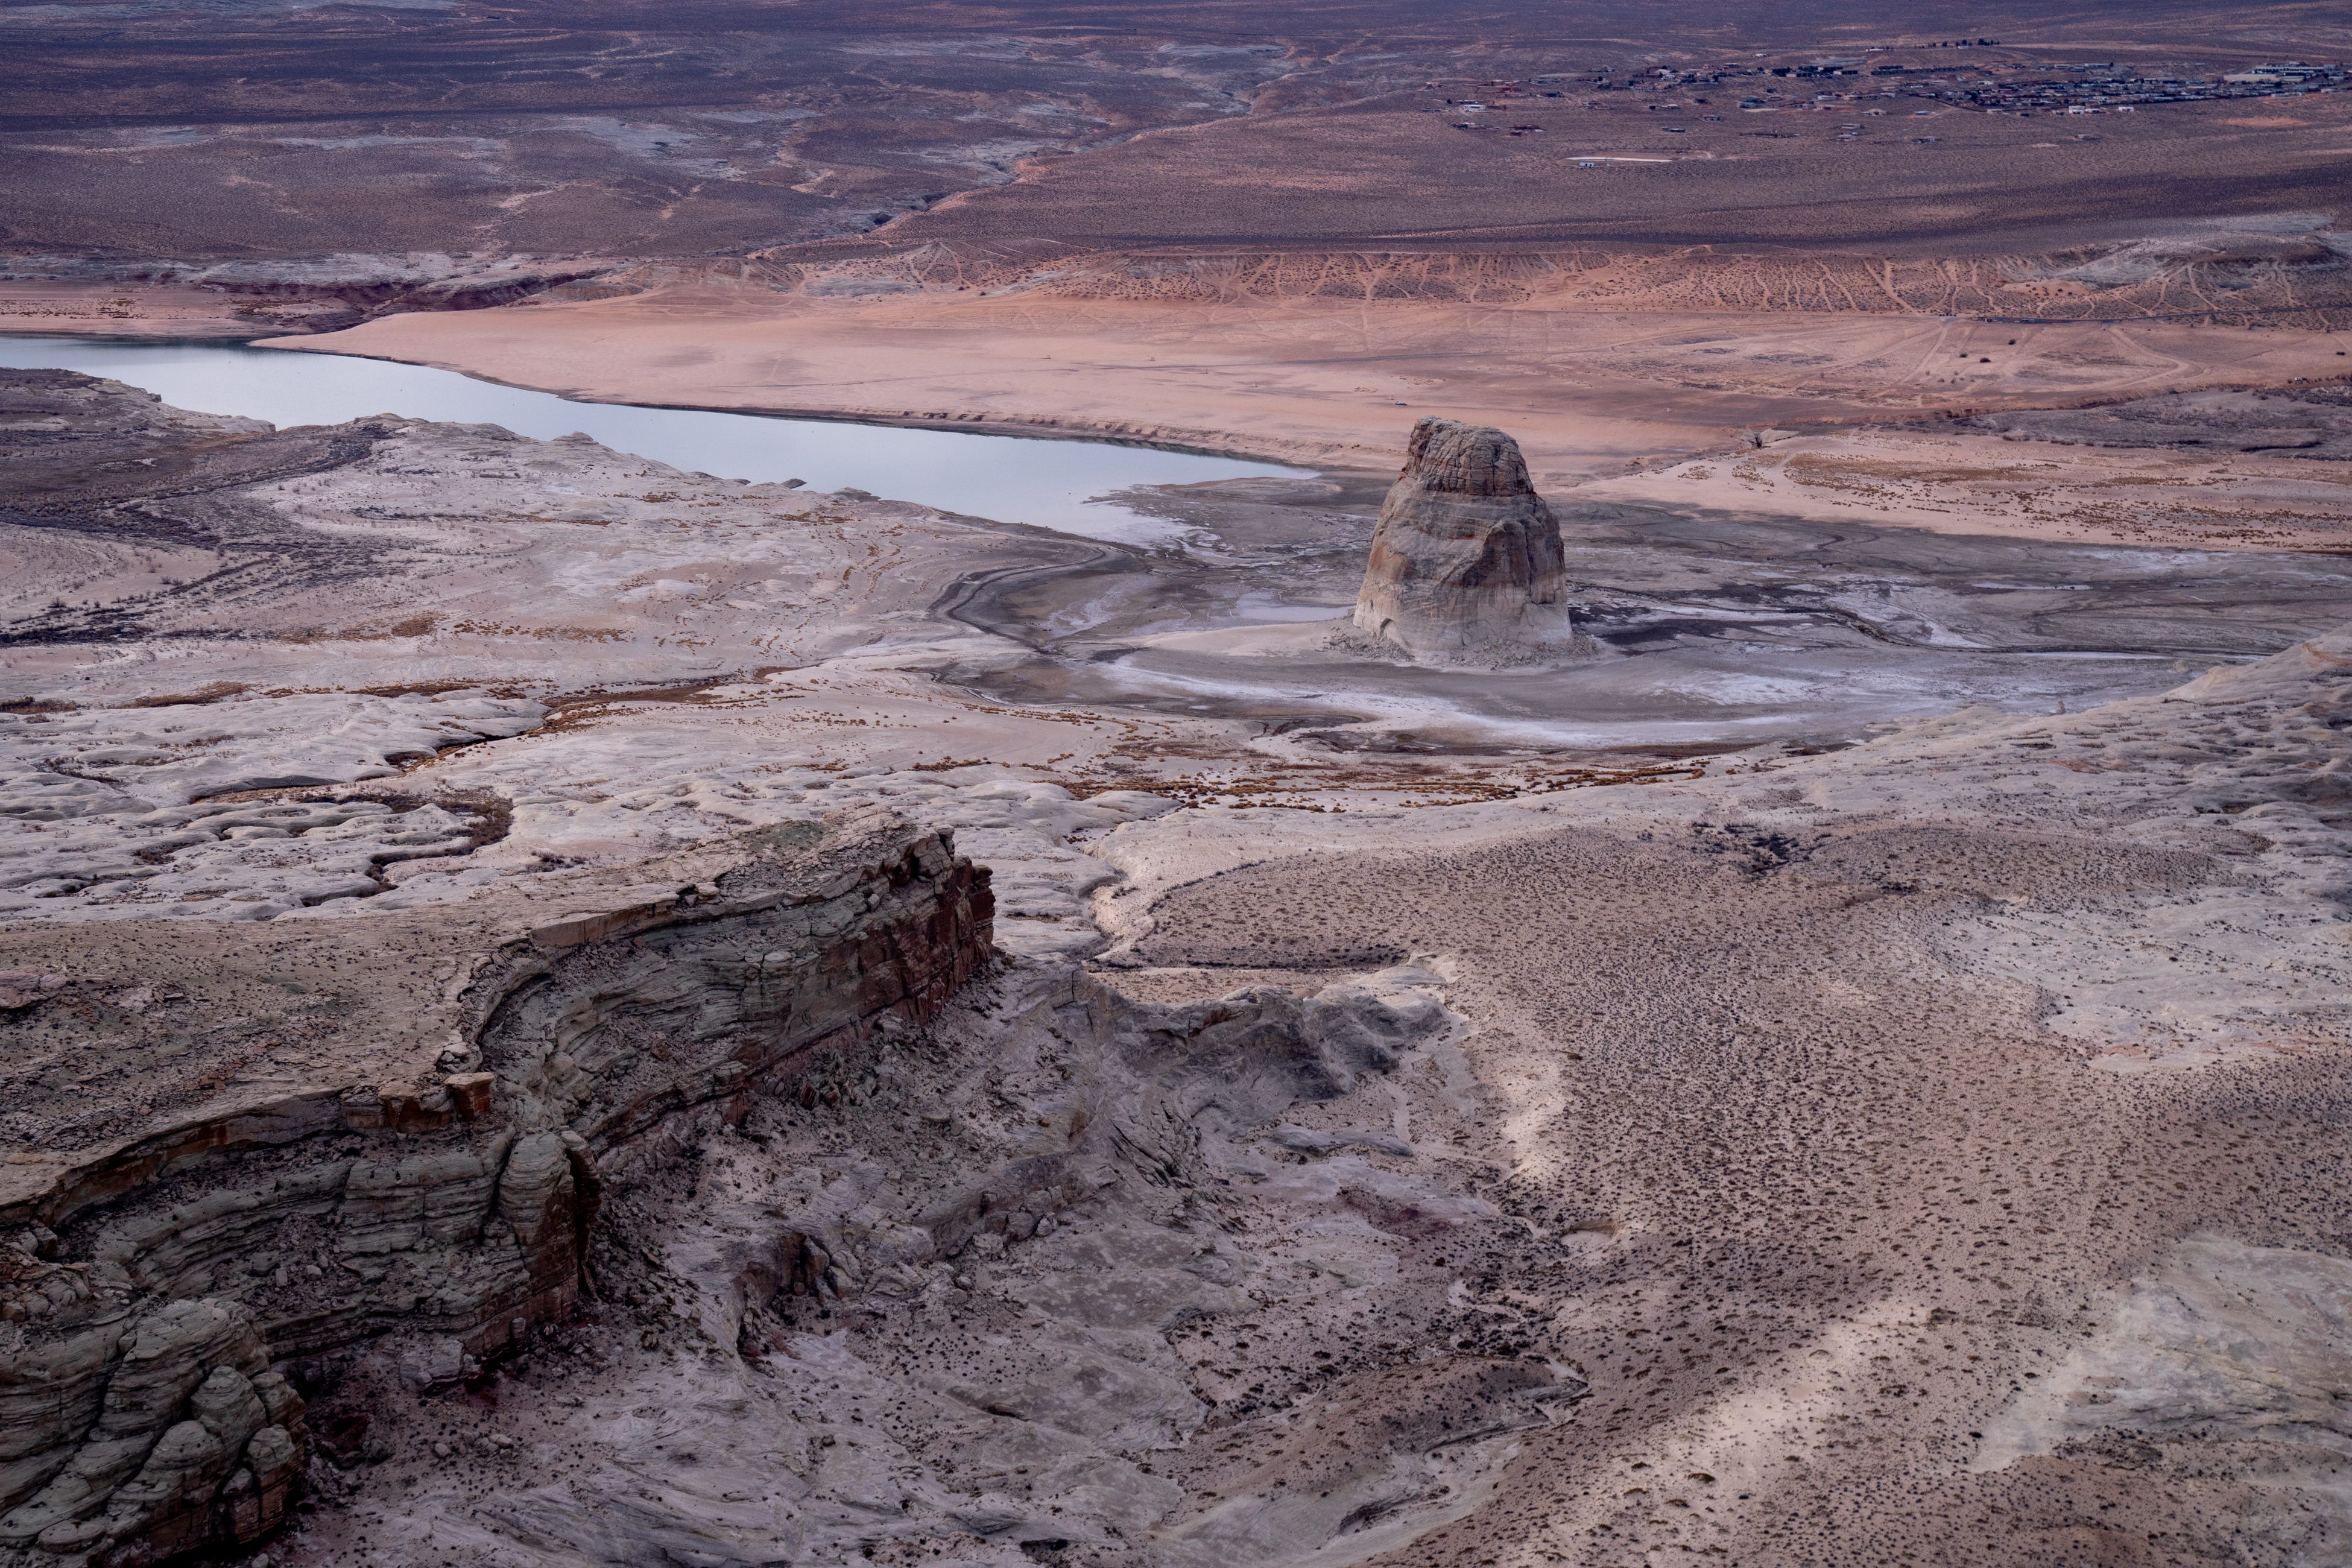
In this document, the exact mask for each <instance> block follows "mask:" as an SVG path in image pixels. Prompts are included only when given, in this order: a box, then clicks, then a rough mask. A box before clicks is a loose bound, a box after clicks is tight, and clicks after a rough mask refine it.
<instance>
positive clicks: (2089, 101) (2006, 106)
mask: <svg viewBox="0 0 2352 1568" xmlns="http://www.w3.org/2000/svg"><path fill="white" fill-rule="evenodd" d="M1995 41H1996V40H1993V39H1990V38H1978V39H1975V40H1973V41H1971V40H1969V39H1958V40H1955V41H1953V42H1952V43H1950V44H1944V45H1936V46H1926V45H1920V46H1912V47H1948V48H1969V47H1976V46H1979V45H1989V44H1991V43H1994V42H1995ZM1735 81H1737V82H1741V83H1742V85H1740V86H1738V87H1737V88H1734V89H1731V90H1732V91H1734V92H1738V93H1743V94H1748V96H1743V97H1740V98H1738V100H1737V102H1738V107H1739V108H1741V109H1745V110H1760V109H1777V108H1782V107H1788V106H1792V105H1794V104H1796V103H1798V102H1801V101H1807V102H1812V103H1814V104H1815V105H1816V106H1820V105H1821V104H1822V103H1823V102H1825V101H1826V100H1831V99H1839V100H1858V99H1879V100H1892V99H1897V98H1920V99H1927V100H1934V101H1937V102H1943V103H1951V104H1955V105H1961V104H1965V105H1969V106H1971V107H1974V108H1979V109H1984V110H1998V111H2000V112H2004V113H2010V114H2098V113H2105V112H2129V111H2131V110H2136V109H2137V108H2138V107H2139V106H2140V105H2142V104H2150V103H2197V102H2201V101H2204V100H2210V99H2234V98H2269V97H2274V96H2277V95H2279V94H2282V93H2300V92H2330V91H2337V90H2340V89H2343V88H2345V87H2346V86H2347V85H2352V68H2347V67H2345V66H2343V65H2340V64H2325V63H2323V64H2313V63H2310V62H2308V61H2304V60H2289V61H2286V62H2284V63H2283V64H2273V65H2260V66H2255V67H2253V68H2252V69H2249V70H2242V71H2231V72H2227V73H2217V74H2214V75H2210V76H2162V75H2145V74H2142V73H2141V72H2140V71H2139V70H2138V69H2137V68H2133V67H2128V66H2118V65H2116V63H2115V62H2114V61H2112V60H2106V61H2099V60H2089V61H2083V62H2081V63H2078V64H2072V65H2060V66H2039V67H2024V68H2021V67H2017V66H2003V65H1993V64H1987V65H1984V66H1980V67H1956V66H1949V65H1934V66H1927V65H1869V64H1866V63H1865V61H1864V58H1817V59H1815V60H1812V61H1811V62H1810V63H1807V64H1804V65H1780V66H1754V67H1748V68H1743V67H1739V66H1689V67H1675V66H1660V67H1656V68H1642V69H1639V70H1633V69H1628V70H1622V71H1621V70H1618V69H1617V68H1613V67H1609V66H1601V67H1599V68H1595V69H1594V70H1593V71H1592V72H1591V73H1590V74H1587V73H1584V72H1576V73H1568V72H1560V73H1557V74H1553V75H1549V76H1539V77H1537V78H1536V79H1534V80H1533V81H1532V82H1528V81H1504V80H1490V81H1484V82H1480V83H1478V84H1477V91H1478V96H1479V100H1480V101H1469V100H1461V99H1452V98H1449V99H1447V100H1445V107H1446V108H1448V109H1452V110H1454V111H1456V112H1457V113H1460V114H1462V115H1464V116H1465V121H1462V122H1461V128H1462V129H1464V130H1486V129H1489V128H1490V127H1489V126H1488V125H1487V124H1486V122H1485V121H1483V119H1482V118H1481V117H1482V116H1483V115H1484V114H1485V112H1486V106H1487V105H1488V104H1490V103H1491V104H1496V105H1497V106H1499V105H1501V104H1504V103H1506V102H1511V101H1520V102H1524V101H1526V100H1529V99H1534V98H1561V97H1565V96H1566V94H1567V91H1568V90H1574V91H1577V92H1593V91H1600V92H1607V91H1613V90H1629V91H1634V92H1642V93H1664V92H1678V91H1680V90H1682V89H1707V88H1720V87H1723V86H1724V85H1725V84H1726V83H1727V82H1735ZM1750 81H1752V82H1753V83H1754V84H1755V85H1754V87H1753V88H1751V87H1749V86H1748V85H1746V84H1747V83H1748V82H1750ZM1799 84H1802V85H1803V86H1805V87H1807V88H1811V89H1817V90H1814V91H1811V92H1810V93H1806V94H1803V95H1798V94H1796V93H1794V92H1793V91H1791V90H1790V89H1794V88H1796V87H1797V86H1798V85H1799ZM1428 85H1429V88H1430V89H1432V90H1443V88H1444V84H1443V83H1439V82H1431V83H1429V84H1428ZM1759 93H1760V94H1761V96H1758V94H1759ZM1689 101H1695V102H1697V103H1702V104H1704V103H1706V102H1708V101H1709V100H1707V99H1706V98H1703V97H1702V98H1696V99H1693V100H1689ZM1661 107H1664V108H1679V107H1681V105H1680V104H1666V105H1662V106H1661ZM1433 112H1443V110H1433ZM1923 112H1924V111H1923ZM1709 118H1716V117H1715V116H1710V117H1709ZM1493 128H1494V129H1499V127H1493ZM1539 129H1540V127H1538V126H1533V125H1515V126H1513V127H1511V128H1510V130H1511V134H1513V135H1526V134H1530V133H1532V132H1536V131H1538V130H1539Z"/></svg>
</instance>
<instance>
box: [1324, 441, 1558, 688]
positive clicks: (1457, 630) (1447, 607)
mask: <svg viewBox="0 0 2352 1568" xmlns="http://www.w3.org/2000/svg"><path fill="white" fill-rule="evenodd" d="M1567 595H1568V580H1567V572H1566V566H1565V563H1564V562H1563V560H1562V557H1561V552H1560V544H1559V523H1558V522H1557V521H1555V520H1554V519H1553V517H1552V515H1551V509H1550V508H1549V507H1548V506H1546V505H1544V503H1543V499H1542V498H1541V497H1540V496H1538V495H1537V494H1536V490H1535V486H1534V485H1533V484H1531V483H1529V482H1528V465H1527V460H1526V459H1525V458H1522V457H1520V456H1519V444H1518V443H1517V441H1514V440H1512V439H1511V437H1508V436H1507V435H1505V434H1504V433H1503V432H1502V431H1500V430H1496V429H1494V428H1492V427H1490V426H1485V425H1462V424H1457V423H1456V422H1454V420H1451V419H1423V421H1421V423H1419V424H1418V425H1415V426H1413V427H1412V441H1411V442H1410V444H1409V445H1408V446H1407V447H1406V449H1405V463H1404V471H1403V472H1402V474H1400V475H1398V476H1397V481H1396V483H1395V484H1393V485H1391V486H1390V487H1389V493H1388V499H1387V500H1385V501H1383V502H1382V503H1381V518H1380V523H1379V525H1378V526H1377V527H1375V528H1374V529H1373V530H1372V553H1371V559H1370V561H1369V562H1368V563H1366V565H1365V568H1364V585H1363V588H1362V590H1361V592H1360V593H1359V594H1358V595H1356V626H1357V629H1358V630H1359V631H1360V632H1362V633H1363V634H1364V635H1365V636H1367V637H1371V638H1372V639H1374V640H1376V641H1378V642H1382V643H1386V644H1389V645H1391V646H1392V647H1398V648H1402V649H1403V650H1404V651H1405V652H1406V653H1409V654H1411V655H1412V657H1413V658H1417V659H1427V660H1430V661H1433V662H1439V663H1470V664H1505V663H1514V662H1517V661H1519V660H1521V659H1524V658H1528V657H1529V656H1530V655H1534V654H1539V653H1542V652H1545V651H1558V652H1565V651H1566V650H1567V649H1568V647H1570V641H1571V635H1572V634H1571V632H1570V626H1569V613H1568V605H1567Z"/></svg>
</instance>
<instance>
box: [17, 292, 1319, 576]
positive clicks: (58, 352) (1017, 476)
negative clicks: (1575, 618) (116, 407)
mask: <svg viewBox="0 0 2352 1568" xmlns="http://www.w3.org/2000/svg"><path fill="white" fill-rule="evenodd" d="M0 366H7V367H11V368H16V369H55V370H78V371H80V372H82V373H83V374H86V375H102V376H108V377H110V378H111V379H113V380H116V381H121V382H127V383H129V384H131V385H132V386H138V387H143V388H145V389H146V390H147V391H149V392H152V393H154V394H156V395H158V396H160V397H162V398H163V401H164V402H166V403H169V404H173V405H177V406H178V407H181V408H193V409H195V410H197V411H198V412H201V413H205V414H236V415H243V416H246V417H247V418H250V419H267V420H268V421H269V422H270V423H271V424H273V425H279V426H286V425H338V424H341V422H342V421H344V420H346V419H360V418H364V417H366V416H369V415H372V414H399V415H405V416H408V417H410V418H412V419H442V420H449V421H452V422H455V423H458V424H466V425H503V426H506V427H507V428H508V429H509V430H511V431H513V432H515V434H517V435H519V436H530V437H537V438H539V439H541V440H546V439H548V438H550V437H556V436H563V435H568V434H570V433H571V432H572V431H574V430H578V431H584V432H585V433H586V434H588V435H590V436H593V437H595V438H596V439H597V440H598V441H600V442H602V443H603V444H604V445H605V446H607V447H613V448H614V450H616V451H622V452H633V453H635V454H636V455H637V456H639V457H641V458H653V459H654V460H655V461H656V462H662V463H667V464H669V465H670V466H671V467H672V468H684V469H687V470H688V471H689V472H695V471H698V472H701V473H706V474H716V475H718V476H719V477H720V478H722V479H750V480H751V481H752V482H754V483H772V482H774V481H777V480H781V479H806V480H807V481H808V482H809V484H810V485H812V486H814V488H816V489H824V490H833V489H843V488H845V487H852V486H854V487H856V489H865V490H871V491H873V492H874V493H875V494H876V495H877V496H887V497H888V498H889V499H890V500H910V501H919V502H921V503H922V504H923V505H925V506H935V507H940V508H943V509H945V510H950V511H960V512H967V513H970V514H971V515H972V516H975V517H986V518H994V519H996V520H998V521H1003V522H1026V523H1034V524H1035V525H1036V526H1038V527H1040V528H1051V529H1055V530H1058V531H1061V532H1064V533H1077V534H1084V535H1085V536H1087V538H1090V539H1115V540H1121V541H1126V542H1134V543H1153V542H1162V541H1166V540H1169V539H1172V538H1175V537H1177V536H1178V535H1179V534H1181V532H1182V530H1181V529H1180V528H1179V527H1178V526H1177V525H1175V524H1172V523H1170V522H1167V521H1162V520H1160V519H1158V518H1150V517H1144V516H1141V515H1139V514H1138V513H1136V512H1132V511H1129V510H1128V509H1126V508H1125V507H1121V506H1118V505H1115V504H1113V503H1111V502H1108V501H1103V500H1096V499H1094V498H1096V497H1097V496H1102V495H1105V494H1108V493H1110V492H1112V491H1116V490H1121V489H1128V488H1129V487H1130V486H1134V485H1185V484H1199V483H1201V482H1202V481H1204V480H1209V479H1247V478H1258V477H1267V476H1273V475H1278V474H1291V473H1297V472H1300V471H1302V470H1299V469H1296V468H1284V467H1281V466H1279V465H1276V464H1273V463H1252V462H1243V461H1240V460H1237V459H1235V458H1208V457H1202V456H1199V455H1198V454H1195V453H1190V452H1168V451H1162V450H1160V449H1159V448H1157V447H1128V446H1118V445H1116V444H1113V443H1111V442H1107V441H1041V440H1034V439H1027V438H1024V437H1013V436H979V435H970V434H966V433H963V432H961V431H951V430H903V429H898V428H896V427H893V426H883V425H852V424H846V423H842V422H838V421H834V420H824V419H780V418H772V417H770V416H765V415H758V414H713V413H703V412H699V411H697V410H692V409H683V408H642V407H638V406H636V405H631V404H615V403H574V402H572V401H570V400H568V399H565V398H562V397H559V396H557V395H555V394H553V393H551V392H528V391H524V390H522V389H521V388H519V387H511V386H499V385H498V384H495V383H492V382H487V381H477V380H475V379H474V378H473V377H472V376H468V375H461V374H458V373H457V372H456V371H450V370H434V369H430V368H428V367H426V366H424V365H414V364H393V363H387V362H385V361H383V360H371V359H353V358H351V357H349V356H347V355H342V354H320V353H301V352H299V351H295V350H288V349H257V348H247V347H246V346H244V345H243V344H238V343H172V342H163V343H159V342H108V341H106V340H103V339H93V338H30V337H26V338H18V337H5V336H0Z"/></svg>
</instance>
